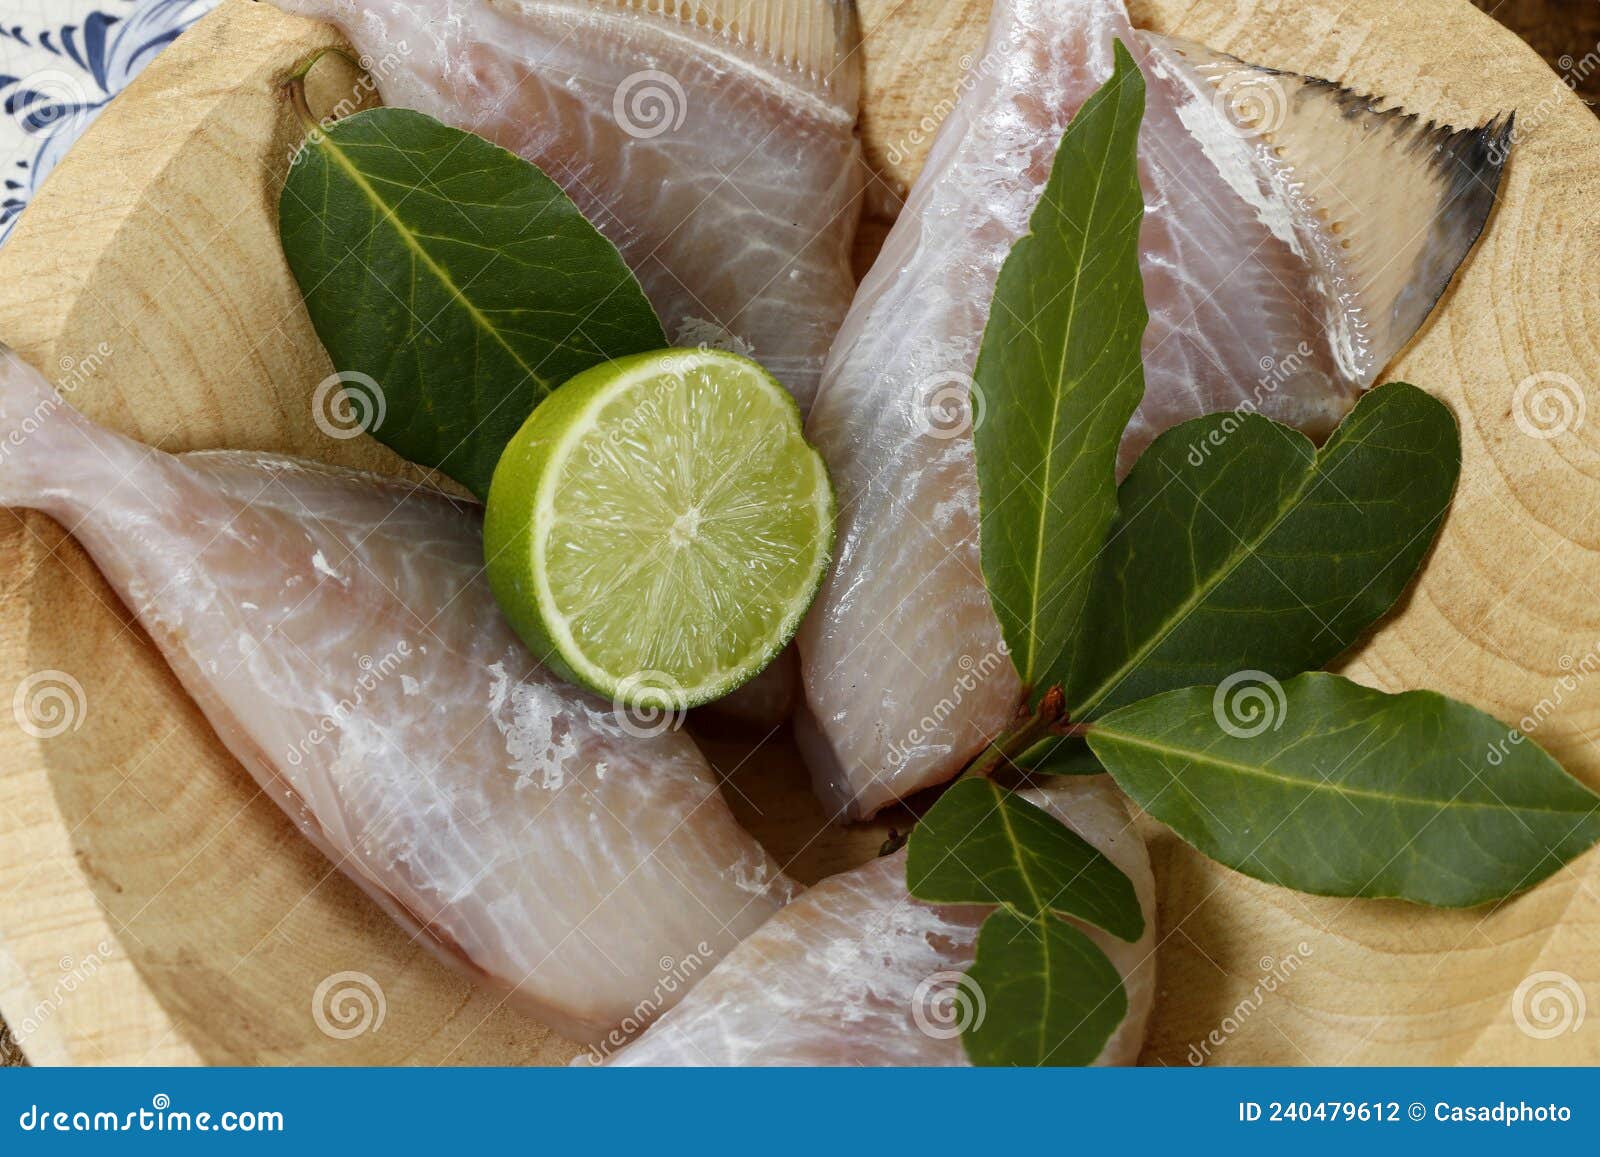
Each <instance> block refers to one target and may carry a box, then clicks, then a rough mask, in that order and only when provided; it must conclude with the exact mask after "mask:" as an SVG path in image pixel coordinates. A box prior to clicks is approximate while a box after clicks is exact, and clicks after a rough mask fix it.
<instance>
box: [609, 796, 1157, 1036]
mask: <svg viewBox="0 0 1600 1157" xmlns="http://www.w3.org/2000/svg"><path fill="white" fill-rule="evenodd" d="M1024 795H1025V797H1026V798H1028V799H1030V800H1031V801H1032V802H1034V803H1037V804H1039V805H1040V806H1041V807H1044V808H1047V809H1048V810H1049V811H1051V812H1052V813H1054V814H1055V815H1056V816H1058V817H1059V818H1060V819H1061V820H1062V821H1063V822H1064V823H1066V824H1067V825H1068V826H1069V827H1071V828H1073V829H1074V830H1075V831H1076V832H1077V833H1078V834H1079V835H1081V836H1082V837H1083V838H1084V839H1086V840H1088V841H1089V842H1090V843H1091V844H1093V845H1095V846H1096V847H1097V848H1099V849H1100V850H1101V851H1102V852H1104V853H1105V855H1106V856H1107V857H1108V858H1110V859H1111V860H1112V862H1114V863H1115V864H1116V865H1117V867H1119V868H1121V869H1122V870H1123V872H1125V873H1126V874H1127V875H1128V876H1129V878H1130V879H1132V881H1133V884H1134V889H1135V891H1136V892H1137V893H1138V896H1139V902H1140V904H1141V905H1142V906H1143V908H1144V914H1145V933H1144V936H1143V937H1142V938H1141V939H1140V940H1139V941H1138V942H1137V943H1135V944H1129V943H1127V942H1126V941H1122V940H1118V939H1117V938H1116V937H1114V936H1111V935H1109V934H1107V933H1105V932H1102V931H1100V930H1099V929H1095V928H1089V927H1087V926H1085V925H1080V927H1082V928H1084V930H1085V931H1086V932H1088V934H1089V935H1090V936H1091V937H1093V939H1094V941H1095V943H1097V944H1098V945H1099V946H1100V948H1101V949H1102V951H1104V952H1105V953H1106V955H1107V956H1108V957H1109V958H1110V959H1111V962H1112V963H1113V964H1114V965H1116V967H1117V970H1118V971H1119V972H1120V973H1121V974H1122V977H1123V989H1124V991H1125V992H1126V993H1127V996H1128V1013H1127V1015H1126V1016H1125V1017H1124V1018H1123V1021H1122V1023H1121V1024H1120V1025H1119V1026H1118V1027H1117V1029H1116V1031H1115V1032H1114V1033H1113V1034H1112V1036H1111V1038H1110V1039H1109V1040H1108V1041H1107V1042H1106V1044H1105V1047H1104V1048H1103V1049H1102V1050H1101V1052H1100V1056H1099V1057H1098V1058H1097V1060H1096V1062H1095V1063H1096V1064H1102V1065H1117V1064H1132V1063H1134V1062H1135V1061H1136V1060H1137V1059H1138V1056H1139V1049H1140V1046H1141V1045H1142V1044H1143V1042H1144V1034H1145V1025H1146V1023H1147V1022H1148V1020H1149V1016H1150V1009H1151V1006H1152V1004H1153V1003H1154V1001H1155V990H1156V989H1155V979H1156V977H1155V969H1156V961H1155V944H1156V929H1155V915H1156V909H1155V885H1154V882H1153V880H1152V878H1151V875H1150V860H1149V857H1148V856H1147V855H1146V852H1145V846H1144V843H1143V841H1142V840H1140V839H1139V836H1138V834H1137V833H1136V832H1135V831H1134V830H1133V828H1132V826H1131V821H1130V819H1129V816H1128V812H1127V809H1126V808H1125V807H1124V805H1123V803H1122V800H1121V797H1120V796H1119V795H1118V794H1117V792H1116V790H1115V789H1114V788H1112V787H1111V786H1110V785H1109V784H1108V783H1107V782H1106V780H1105V777H1104V776H1098V777H1089V776H1086V777H1082V778H1063V779H1061V780H1059V781H1057V782H1056V783H1055V784H1054V785H1053V786H1052V787H1051V788H1049V789H1045V790H1031V791H1028V792H1026V793H1024ZM988 911H989V909H985V908H981V907H936V906H933V905H930V904H924V903H922V902H921V901H919V900H913V899H911V898H910V897H909V896H908V895H907V893H906V886H905V852H904V851H900V852H896V853H895V854H894V855H891V856H884V857H882V858H880V859H878V860H874V861H873V862H872V863H870V864H867V865H865V866H864V867H860V868H857V869H855V870H854V871H850V872H843V873H841V874H839V875H837V876H834V877H832V878H831V879H828V880H824V881H823V882H822V883H820V884H818V885H817V886H816V887H814V888H812V889H811V890H810V891H808V892H807V893H806V894H805V895H803V896H801V897H800V898H799V899H798V900H796V901H795V902H794V903H793V904H790V905H789V906H788V907H787V908H784V909H783V910H782V911H780V912H779V913H778V914H777V915H776V916H774V917H773V918H772V919H771V920H769V921H767V923H766V924H764V925H762V927H761V928H760V929H759V930H758V931H757V932H755V933H754V934H753V935H751V936H750V937H748V938H747V939H746V940H745V941H744V942H743V943H742V944H740V945H739V947H737V948H735V949H734V950H733V951H732V952H730V953H729V954H728V956H727V957H726V959H724V960H723V961H722V962H721V963H720V964H718V965H717V966H716V968H714V969H712V971H711V973H710V974H709V975H708V976H706V977H704V978H703V979H702V980H701V981H700V982H699V984H697V985H696V986H695V988H694V989H692V990H691V991H690V993H689V995H688V996H687V997H685V998H684V999H683V1000H682V1001H681V1002H680V1003H679V1004H678V1005H677V1007H675V1008H674V1009H673V1010H672V1011H671V1012H668V1013H667V1014H666V1015H664V1016H663V1017H661V1018H660V1019H659V1020H658V1021H656V1023H655V1025H654V1026H653V1027H652V1028H650V1029H649V1030H648V1031H647V1032H646V1033H645V1034H644V1035H643V1036H642V1037H640V1038H639V1039H638V1040H637V1041H635V1042H634V1043H633V1044H631V1045H629V1046H628V1047H626V1048H624V1049H621V1050H620V1051H618V1052H616V1053H615V1054H614V1055H613V1056H612V1057H611V1061H610V1063H613V1064H618V1065H963V1064H966V1063H967V1060H966V1054H965V1053H964V1052H963V1051H962V1046H961V1041H960V1037H959V1029H960V1028H961V1027H962V1024H963V1023H965V1022H969V1021H971V1020H972V1019H973V1018H975V1017H977V1016H979V1015H985V1014H986V1003H985V1002H986V998H985V996H984V994H983V993H982V991H981V989H979V988H978V987H977V986H975V985H974V984H973V983H972V982H971V981H970V979H968V978H967V977H965V976H963V975H961V972H962V970H964V969H965V968H967V966H969V965H970V964H971V963H972V960H973V948H974V944H975V942H976V939H977V934H978V928H979V926H980V925H981V924H982V922H983V918H984V916H985V915H987V913H988Z"/></svg>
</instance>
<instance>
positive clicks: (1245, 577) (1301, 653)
mask: <svg viewBox="0 0 1600 1157" xmlns="http://www.w3.org/2000/svg"><path fill="white" fill-rule="evenodd" d="M1460 471H1461V446H1460V436H1459V434H1458V432H1457V429H1456V422H1455V418H1454V417H1453V416H1452V415H1451V413H1450V411H1449V409H1448V408H1447V407H1446V406H1445V405H1444V404H1443V403H1442V402H1439V401H1438V400H1436V399H1435V398H1432V397H1430V396H1429V395H1428V394H1426V393H1424V392H1423V391H1422V390H1419V389H1417V388H1416V387H1415V386H1411V385H1407V384H1405V383H1403V382H1395V383H1391V384H1389V385H1383V386H1379V387H1377V388H1376V389H1373V390H1371V391H1369V392H1368V393H1367V394H1366V395H1365V396H1363V397H1362V398H1361V400H1360V401H1359V402H1358V403H1357V404H1356V406H1355V408H1354V410H1352V412H1351V413H1350V414H1349V415H1348V416H1347V417H1346V418H1345V420H1344V421H1343V423H1341V424H1340V426H1339V427H1338V429H1337V430H1335V431H1334V433H1333V435H1332V436H1331V437H1330V438H1329V439H1328V441H1327V442H1326V444H1325V445H1324V446H1323V447H1322V449H1321V450H1320V451H1319V450H1318V449H1317V448H1316V447H1315V446H1314V445H1313V444H1312V442H1311V440H1310V439H1308V438H1307V437H1305V435H1303V434H1300V433H1298V432H1297V431H1295V430H1292V429H1290V428H1289V427H1287V426H1282V425H1279V424H1278V423H1276V422H1272V421H1269V420H1268V419H1266V418H1263V417H1261V416H1259V415H1255V414H1236V413H1229V414H1212V415H1209V416H1207V417H1203V418H1197V419H1195V420H1193V421H1190V422H1185V423H1183V424H1182V425H1180V426H1177V427H1174V428H1173V429H1171V430H1168V431H1167V432H1166V433H1164V434H1162V435H1161V436H1160V437H1159V438H1157V439H1156V440H1155V442H1154V443H1153V444H1152V445H1151V446H1150V448H1149V450H1147V451H1146V452H1145V453H1144V454H1143V455H1142V456H1141V457H1140V459H1139V461H1138V462H1137V463H1136V464H1135V466H1134V468H1133V470H1132V471H1131V472H1130V473H1129V475H1128V477H1127V479H1126V480H1125V481H1124V482H1123V484H1122V487H1121V489H1120V491H1119V493H1118V505H1119V508H1120V518H1119V522H1118V524H1117V526H1116V528H1115V530H1114V531H1113V533H1112V535H1111V537H1110V540H1109V541H1108V542H1107V544H1106V548H1105V551H1104V552H1103V554H1102V556H1101V559H1100V562H1099V564H1098V567H1097V571H1096V574H1095V581H1094V586H1093V591H1092V593H1091V595H1090V597H1089V601H1088V607H1087V610H1086V612H1085V622H1086V623H1088V624H1091V625H1092V629H1089V630H1086V631H1085V632H1084V634H1083V637H1082V642H1081V644H1080V645H1079V646H1078V648H1077V649H1076V652H1075V654H1074V656H1073V661H1072V669H1071V674H1070V676H1069V680H1068V685H1067V703H1068V710H1069V714H1070V715H1071V717H1072V718H1073V719H1076V720H1080V721H1083V720H1088V719H1091V718H1093V717H1094V716H1095V715H1096V714H1097V713H1100V712H1103V711H1106V710H1109V709H1111V708H1114V707H1118V706H1122V705H1124V704H1127V703H1132V702H1134V701H1136V700H1139V699H1142V698H1145V697H1146V696H1149V695H1154V694H1156V693H1158V692H1162V691H1169V690H1172V689H1174V688H1177V687H1187V686H1192V685H1194V684H1198V683H1215V682H1218V681H1219V680H1221V679H1223V678H1224V677H1226V676H1227V675H1229V674H1231V673H1232V672H1234V671H1239V670H1246V669H1250V670H1258V671H1262V672H1265V673H1266V674H1268V675H1272V676H1274V677H1277V678H1288V677H1289V676H1291V675H1297V674H1299V673H1300V672H1302V671H1307V670H1314V669H1316V668H1318V667H1322V666H1324V665H1325V664H1326V663H1328V662H1329V661H1330V660H1331V659H1333V658H1334V657H1335V656H1337V655H1338V654H1339V653H1340V652H1342V651H1344V650H1345V649H1346V648H1347V647H1349V646H1350V644H1351V643H1352V642H1354V641H1355V639H1356V637H1357V636H1358V635H1359V634H1360V633H1361V632H1362V631H1363V630H1365V629H1366V628H1367V627H1369V626H1370V625H1371V624H1372V623H1373V622H1374V621H1375V620H1377V619H1378V618H1380V617H1381V616H1382V615H1383V614H1384V613H1385V612H1386V611H1388V609H1389V608H1390V607H1392V606H1393V605H1394V603H1395V601H1396V600H1397V599H1398V598H1399V597H1400V595H1401V593H1402V592H1403V591H1404V590H1405V588H1406V586H1407V584H1408V583H1409V582H1410V581H1411V579H1412V577H1413V575H1414V574H1415V572H1416V570H1417V568H1418V566H1420V565H1421V563H1422V560H1423V558H1424V556H1425V555H1426V554H1427V552H1428V549H1429V547H1430V546H1431V545H1432V543H1433V540H1434V537H1435V536H1436V534H1437V532H1438V529H1439V526H1440V524H1441V522H1442V521H1443V518H1444V515H1445V512H1446V510H1447V509H1448V507H1449V505H1450V498H1451V495H1452V494H1453V493H1454V491H1455V486H1456V479H1457V477H1458V475H1459V474H1460Z"/></svg>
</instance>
